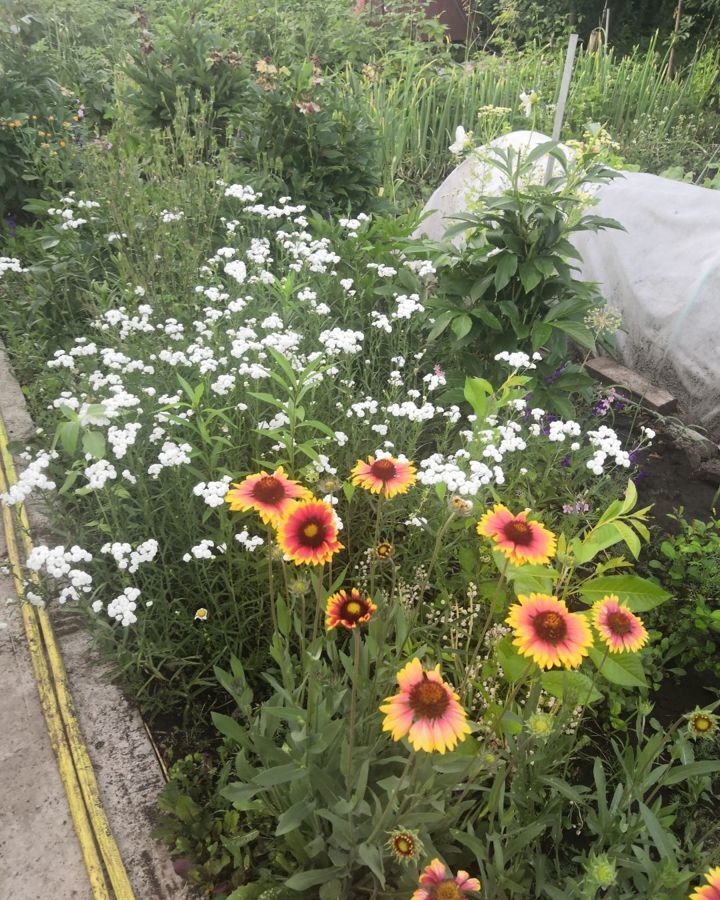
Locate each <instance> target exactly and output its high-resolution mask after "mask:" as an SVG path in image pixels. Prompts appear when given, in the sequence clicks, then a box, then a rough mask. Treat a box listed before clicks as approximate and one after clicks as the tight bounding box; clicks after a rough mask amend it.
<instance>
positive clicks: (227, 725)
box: [212, 712, 245, 743]
mask: <svg viewBox="0 0 720 900" xmlns="http://www.w3.org/2000/svg"><path fill="white" fill-rule="evenodd" d="M212 720H213V725H214V726H215V727H216V728H217V730H218V731H219V732H220V734H224V735H225V737H229V738H231V740H234V741H238V742H239V743H242V742H243V739H244V737H245V729H244V728H243V726H242V725H241V724H240V723H239V722H238V721H236V720H235V719H233V718H231V717H230V716H226V715H223V713H216V712H214V713H212Z"/></svg>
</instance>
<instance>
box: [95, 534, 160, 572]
mask: <svg viewBox="0 0 720 900" xmlns="http://www.w3.org/2000/svg"><path fill="white" fill-rule="evenodd" d="M158 549H159V545H158V542H157V541H156V540H155V539H154V538H148V540H146V541H143V542H142V543H141V544H138V545H137V547H136V548H135V549H134V550H133V548H132V546H131V545H130V544H128V543H126V542H120V541H113V542H112V543H107V544H103V546H102V547H101V548H100V552H101V553H108V554H109V555H110V556H112V558H113V559H114V560H115V562H116V564H117V567H118V569H127V571H128V572H129V573H130V574H131V575H132V574H134V573H135V572H137V570H138V568H139V567H140V566H141V565H142V564H143V563H146V562H152V561H153V560H154V559H155V557H156V556H157V552H158Z"/></svg>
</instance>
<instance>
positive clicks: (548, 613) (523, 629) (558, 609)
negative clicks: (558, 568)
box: [505, 594, 593, 669]
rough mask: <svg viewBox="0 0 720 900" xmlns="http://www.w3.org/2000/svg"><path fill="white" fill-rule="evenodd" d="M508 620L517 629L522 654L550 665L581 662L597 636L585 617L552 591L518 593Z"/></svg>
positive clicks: (541, 663)
mask: <svg viewBox="0 0 720 900" xmlns="http://www.w3.org/2000/svg"><path fill="white" fill-rule="evenodd" d="M518 600H519V601H520V602H519V603H516V604H514V605H513V606H511V607H510V614H509V615H508V617H507V619H506V620H505V621H506V622H507V623H508V625H509V626H510V627H511V628H512V629H513V631H514V632H515V639H514V640H513V644H514V645H515V646H516V647H517V648H518V652H519V653H520V655H521V656H529V657H530V658H531V659H533V660H534V661H535V662H536V663H537V664H538V665H539V666H541V667H542V668H544V669H550V668H552V667H553V666H565V667H566V668H568V669H572V668H575V667H576V666H579V665H580V663H581V662H582V659H583V656H587V653H588V648H589V647H591V646H592V642H593V638H592V633H591V631H590V626H589V625H588V623H587V622H586V621H585V619H584V617H583V616H581V615H578V614H577V613H571V612H569V611H568V608H567V606H566V605H565V602H564V601H563V600H558V598H557V597H551V596H550V595H549V594H530V596H528V597H525V596H523V595H522V594H521V595H520V596H519V597H518Z"/></svg>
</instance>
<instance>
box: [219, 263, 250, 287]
mask: <svg viewBox="0 0 720 900" xmlns="http://www.w3.org/2000/svg"><path fill="white" fill-rule="evenodd" d="M223 272H225V274H226V275H229V276H230V277H231V278H232V279H234V280H235V281H237V283H238V284H242V283H243V282H244V281H245V279H246V278H247V267H246V266H245V263H244V262H243V261H242V260H241V259H232V260H230V262H228V263H225V265H224V266H223Z"/></svg>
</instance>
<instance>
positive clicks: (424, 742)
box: [380, 658, 470, 753]
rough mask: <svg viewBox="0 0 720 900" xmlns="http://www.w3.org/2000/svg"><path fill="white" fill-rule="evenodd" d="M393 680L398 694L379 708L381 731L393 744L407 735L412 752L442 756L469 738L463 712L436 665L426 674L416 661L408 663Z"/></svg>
mask: <svg viewBox="0 0 720 900" xmlns="http://www.w3.org/2000/svg"><path fill="white" fill-rule="evenodd" d="M397 680H398V684H399V686H400V693H399V694H395V695H394V696H393V697H388V698H387V699H386V701H385V703H384V705H383V706H381V707H380V712H383V713H385V720H384V722H383V726H382V727H383V731H389V732H391V734H392V739H393V740H394V741H399V740H400V738H402V737H404V736H405V735H407V736H408V740H409V741H410V743H411V744H412V746H413V747H414V748H415V749H416V750H426V751H427V752H428V753H432V752H433V751H434V750H437V751H438V752H439V753H445V751H446V750H453V749H454V748H455V745H456V744H457V743H458V741H464V740H465V735H467V734H470V726H469V725H468V723H467V715H466V713H465V710H464V709H463V708H462V706H460V704H459V703H458V699H459V698H458V695H457V694H456V693H455V692H454V691H453V689H452V687H451V686H450V685H449V684H446V683H445V682H444V681H443V680H442V677H441V675H440V666H439V665H438V666H435V668H434V669H430V670H428V671H426V670H425V669H423V667H422V666H421V664H420V660H419V659H417V658H416V659H411V660H410V662H409V663H408V664H407V665H406V666H405V667H404V668H403V669H401V670H400V671H399V672H398V675H397Z"/></svg>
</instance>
